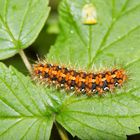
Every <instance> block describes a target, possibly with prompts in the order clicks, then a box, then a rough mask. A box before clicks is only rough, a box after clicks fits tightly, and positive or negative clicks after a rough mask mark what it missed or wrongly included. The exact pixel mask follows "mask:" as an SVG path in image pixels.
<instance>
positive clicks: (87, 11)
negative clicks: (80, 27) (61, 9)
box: [82, 4, 97, 25]
mask: <svg viewBox="0 0 140 140" xmlns="http://www.w3.org/2000/svg"><path fill="white" fill-rule="evenodd" d="M82 22H83V24H87V25H92V24H96V23H97V13H96V8H95V7H94V5H93V4H86V5H85V6H84V7H83V9H82Z"/></svg>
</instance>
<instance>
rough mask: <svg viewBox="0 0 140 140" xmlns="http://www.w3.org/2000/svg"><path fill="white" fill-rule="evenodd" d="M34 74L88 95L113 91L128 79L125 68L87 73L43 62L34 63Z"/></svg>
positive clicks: (38, 77)
mask: <svg viewBox="0 0 140 140" xmlns="http://www.w3.org/2000/svg"><path fill="white" fill-rule="evenodd" d="M33 75H34V76H35V77H36V78H37V79H39V80H40V81H42V82H45V83H47V84H49V85H56V86H57V87H59V88H64V89H66V90H74V91H75V92H76V93H85V94H87V95H88V96H90V95H92V94H95V93H98V94H99V95H101V94H103V93H104V92H106V91H112V90H113V89H114V88H115V87H120V86H122V85H123V83H124V82H125V81H126V79H127V75H126V72H125V70H124V69H112V70H110V71H103V72H99V73H87V72H82V71H76V70H73V69H68V68H66V67H63V66H59V65H53V64H49V63H41V62H39V63H38V64H34V66H33Z"/></svg>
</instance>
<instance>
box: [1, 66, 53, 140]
mask: <svg viewBox="0 0 140 140" xmlns="http://www.w3.org/2000/svg"><path fill="white" fill-rule="evenodd" d="M47 93H49V91H45V90H44V89H43V88H39V87H36V86H35V85H33V84H32V83H31V80H30V78H29V77H25V76H23V75H22V74H21V73H19V72H18V71H17V70H15V69H14V68H13V67H10V68H7V67H5V65H3V64H2V63H0V139H2V140H7V139H14V140H21V139H26V140H31V139H32V140H35V139H45V140H47V139H48V140H49V138H50V133H51V129H52V125H53V121H54V115H53V113H52V109H53V106H54V105H53V102H52V101H51V100H50V98H49V96H48V94H47Z"/></svg>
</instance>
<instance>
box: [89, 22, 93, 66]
mask: <svg viewBox="0 0 140 140" xmlns="http://www.w3.org/2000/svg"><path fill="white" fill-rule="evenodd" d="M91 47H92V26H91V25H89V43H88V56H89V57H88V68H89V67H90V63H91Z"/></svg>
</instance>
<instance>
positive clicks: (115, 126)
mask: <svg viewBox="0 0 140 140" xmlns="http://www.w3.org/2000/svg"><path fill="white" fill-rule="evenodd" d="M88 3H92V4H93V5H94V6H95V7H96V10H97V16H98V18H97V22H98V23H97V24H96V25H92V26H87V25H83V24H82V15H81V13H82V8H83V7H84V6H85V4H88ZM59 13H60V27H61V31H60V32H61V34H60V36H59V37H58V39H57V41H56V43H55V45H54V46H52V48H51V50H50V53H49V55H48V59H51V58H52V56H55V57H53V61H54V62H58V63H62V64H64V65H66V64H68V63H70V65H71V67H74V66H75V65H77V64H78V67H80V69H92V66H94V67H95V66H96V67H97V69H99V68H100V65H101V68H102V69H108V68H109V69H110V68H112V67H113V66H114V65H115V66H119V67H122V68H124V69H125V70H126V72H127V73H128V79H127V82H126V84H125V85H124V86H123V87H122V88H121V89H116V91H114V92H113V93H112V94H109V93H108V94H107V95H106V96H105V97H99V96H93V97H91V98H88V97H86V96H80V97H76V96H70V97H69V98H66V99H65V100H64V101H63V103H62V106H61V112H60V113H59V114H58V115H57V117H56V120H57V121H58V122H59V123H60V124H61V125H62V126H64V128H66V129H67V130H68V131H69V132H71V134H73V135H74V136H75V135H76V136H78V137H80V138H81V139H126V135H130V134H134V133H138V132H139V130H138V127H139V126H140V108H139V106H140V78H139V77H140V49H139V44H140V22H139V21H140V2H139V1H137V0H117V1H116V0H113V1H110V0H104V1H103V0H91V1H90V2H89V1H87V0H82V1H80V0H78V1H75V0H72V1H69V0H63V1H62V2H61V5H60V7H59ZM76 68H77V67H76ZM93 71H94V70H93Z"/></svg>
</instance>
